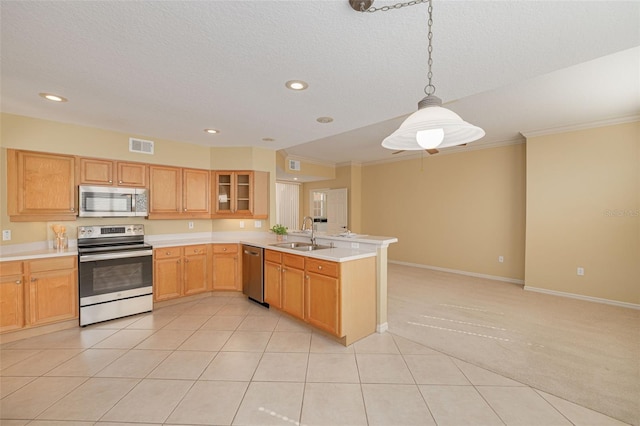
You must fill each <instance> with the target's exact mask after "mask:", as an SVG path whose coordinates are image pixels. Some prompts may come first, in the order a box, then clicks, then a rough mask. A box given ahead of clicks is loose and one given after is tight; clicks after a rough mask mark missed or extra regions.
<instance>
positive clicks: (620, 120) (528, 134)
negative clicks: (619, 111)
mask: <svg viewBox="0 0 640 426" xmlns="http://www.w3.org/2000/svg"><path fill="white" fill-rule="evenodd" d="M634 121H640V115H629V116H625V117H616V118H609V119H607V120H599V121H591V122H588V123H582V124H574V125H571V126H561V127H553V128H549V129H540V130H530V131H525V132H520V134H521V135H522V136H524V137H525V138H527V139H529V138H535V137H538V136H546V135H554V134H557V133H566V132H575V131H578V130H587V129H594V128H596V127H606V126H615V125H616V124H625V123H633V122H634Z"/></svg>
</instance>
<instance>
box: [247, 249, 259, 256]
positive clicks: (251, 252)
mask: <svg viewBox="0 0 640 426" xmlns="http://www.w3.org/2000/svg"><path fill="white" fill-rule="evenodd" d="M244 254H248V255H249V256H256V257H259V256H260V253H258V252H257V251H249V250H245V251H244Z"/></svg>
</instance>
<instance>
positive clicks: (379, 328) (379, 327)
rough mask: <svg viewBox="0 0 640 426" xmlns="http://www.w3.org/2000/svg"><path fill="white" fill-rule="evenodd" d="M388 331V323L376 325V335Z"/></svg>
mask: <svg viewBox="0 0 640 426" xmlns="http://www.w3.org/2000/svg"><path fill="white" fill-rule="evenodd" d="M388 329H389V323H388V322H383V323H382V324H378V325H376V333H384V332H385V331H387V330H388Z"/></svg>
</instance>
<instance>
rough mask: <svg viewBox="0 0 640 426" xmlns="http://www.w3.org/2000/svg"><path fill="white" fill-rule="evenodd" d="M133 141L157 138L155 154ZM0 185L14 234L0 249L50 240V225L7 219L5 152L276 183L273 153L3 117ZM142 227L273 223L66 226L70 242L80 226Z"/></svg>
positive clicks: (2, 214)
mask: <svg viewBox="0 0 640 426" xmlns="http://www.w3.org/2000/svg"><path fill="white" fill-rule="evenodd" d="M129 137H137V138H141V139H146V140H153V141H154V142H155V144H154V155H148V154H139V153H132V152H129ZM0 146H1V147H2V149H0V162H1V164H0V173H1V176H2V180H1V182H2V183H1V185H0V197H1V200H2V201H1V211H0V225H1V226H2V229H3V230H4V229H8V230H11V233H12V238H11V241H0V244H2V245H8V244H22V243H31V242H39V241H43V240H45V239H47V238H48V237H49V236H50V229H49V226H50V223H46V222H10V221H9V217H8V215H7V207H6V200H7V192H6V191H7V188H6V186H7V185H6V152H7V148H14V149H24V150H32V151H43V152H51V153H62V154H70V155H81V156H87V157H96V158H108V159H115V160H126V161H137V162H144V163H151V164H166V165H172V166H178V167H192V168H201V169H213V170H215V169H218V170H223V169H224V170H261V171H268V172H270V180H271V186H270V187H271V188H273V187H274V185H275V174H276V173H275V151H274V150H269V149H262V148H209V147H206V146H201V145H194V144H185V143H180V142H176V141H169V140H164V139H158V138H151V137H146V136H143V135H129V134H123V133H118V132H113V131H109V130H102V129H96V128H89V127H83V126H78V125H73V124H65V123H58V122H54V121H48V120H41V119H37V118H31V117H24V116H18V115H13V114H5V113H2V114H1V115H0ZM271 192H273V193H272V194H270V217H275V192H274V191H271ZM125 222H126V223H144V225H145V231H146V233H147V234H149V235H157V234H177V233H181V234H182V233H185V234H187V233H199V232H211V231H212V230H213V231H242V230H244V231H253V230H266V229H268V227H269V220H268V219H267V220H262V221H261V224H262V228H260V229H256V228H255V226H254V225H255V221H254V220H247V219H245V220H244V225H245V227H244V228H242V229H241V228H240V220H233V219H228V220H193V222H194V228H193V229H189V228H188V220H145V219H138V218H124V219H113V218H109V219H102V218H82V219H80V218H78V219H77V220H76V221H75V222H68V223H67V224H66V225H67V229H68V231H67V234H68V236H69V238H72V239H73V238H76V233H75V228H76V226H82V225H102V224H122V223H125Z"/></svg>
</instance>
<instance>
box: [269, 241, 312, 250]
mask: <svg viewBox="0 0 640 426" xmlns="http://www.w3.org/2000/svg"><path fill="white" fill-rule="evenodd" d="M271 245H272V246H275V247H282V248H290V249H298V248H301V247H310V246H311V243H303V242H300V241H295V242H291V243H277V244H271Z"/></svg>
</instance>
